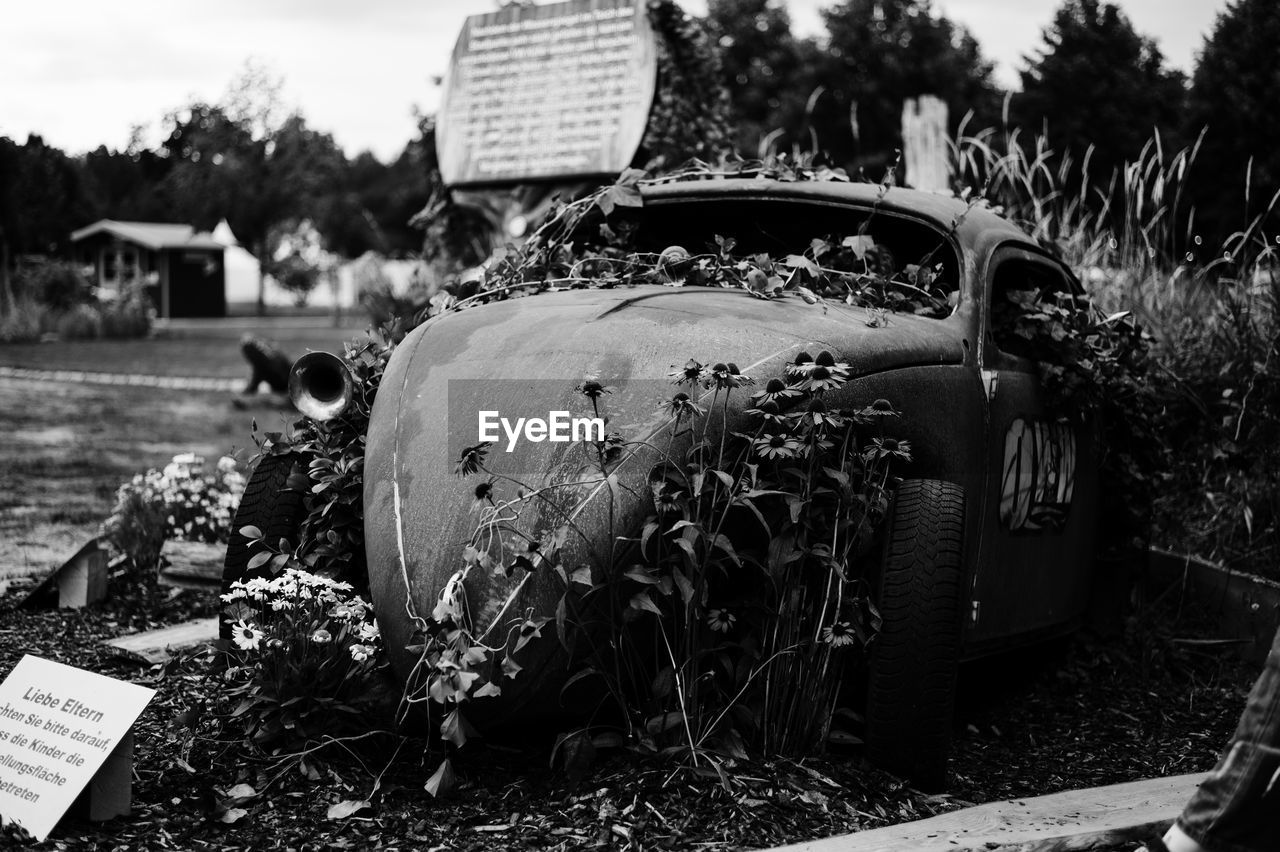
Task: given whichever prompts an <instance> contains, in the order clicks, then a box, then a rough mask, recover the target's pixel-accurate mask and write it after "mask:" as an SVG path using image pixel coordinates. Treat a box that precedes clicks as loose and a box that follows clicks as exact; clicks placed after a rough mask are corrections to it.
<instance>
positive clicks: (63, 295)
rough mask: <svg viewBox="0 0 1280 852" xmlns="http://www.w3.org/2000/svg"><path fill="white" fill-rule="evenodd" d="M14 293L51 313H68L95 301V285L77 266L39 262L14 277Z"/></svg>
mask: <svg viewBox="0 0 1280 852" xmlns="http://www.w3.org/2000/svg"><path fill="white" fill-rule="evenodd" d="M13 289H14V293H16V294H18V295H20V296H27V297H29V298H31V299H32V300H34V301H36V302H39V303H40V304H42V305H44V306H45V307H47V308H48V309H50V310H52V311H67V310H70V309H71V308H72V307H74V306H76V305H82V304H87V303H89V302H92V301H93V285H92V284H91V283H90V281H89V278H88V277H87V276H86V275H85V274H84V272H83V270H82V269H81V267H80V266H79V265H78V264H75V263H71V262H69V261H65V260H48V259H43V258H41V259H37V260H33V261H28V262H26V263H24V264H22V265H20V266H19V267H18V269H17V271H16V272H15V273H14V276H13Z"/></svg>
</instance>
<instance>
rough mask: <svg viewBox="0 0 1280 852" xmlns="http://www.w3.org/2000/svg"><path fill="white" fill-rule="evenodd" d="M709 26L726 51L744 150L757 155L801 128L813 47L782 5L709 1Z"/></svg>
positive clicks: (727, 80) (772, 0) (726, 76)
mask: <svg viewBox="0 0 1280 852" xmlns="http://www.w3.org/2000/svg"><path fill="white" fill-rule="evenodd" d="M707 25H708V28H709V30H710V34H711V36H712V38H713V39H714V41H715V42H716V44H717V45H718V46H719V48H720V63H721V67H722V69H723V80H724V85H725V88H727V89H728V90H729V100H730V103H731V105H732V110H733V121H734V125H735V127H736V129H737V140H736V142H737V146H738V150H739V151H740V152H741V153H742V154H743V155H744V156H752V155H754V154H755V153H756V152H757V149H758V148H759V144H760V141H761V140H762V138H769V136H770V134H771V133H774V131H782V132H783V133H784V134H785V133H786V132H787V131H795V130H797V129H798V125H799V124H800V123H801V121H802V119H803V115H804V106H805V100H806V98H807V97H808V95H809V89H810V88H811V79H810V75H809V74H808V72H807V69H806V66H805V64H804V62H803V59H802V53H803V52H807V51H806V48H808V49H809V50H810V51H811V50H812V45H811V44H809V43H807V42H805V41H804V40H800V39H796V38H795V37H794V36H793V35H792V33H791V16H790V15H789V14H788V13H787V10H786V8H785V7H783V6H782V5H781V4H780V3H779V2H778V0H709V2H708V3H707ZM779 135H780V134H776V133H775V134H774V137H773V138H775V139H776V138H778V136H779Z"/></svg>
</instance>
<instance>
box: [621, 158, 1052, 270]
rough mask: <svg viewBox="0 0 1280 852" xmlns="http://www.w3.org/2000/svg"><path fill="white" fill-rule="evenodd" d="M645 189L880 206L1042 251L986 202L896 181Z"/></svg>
mask: <svg viewBox="0 0 1280 852" xmlns="http://www.w3.org/2000/svg"><path fill="white" fill-rule="evenodd" d="M640 194H641V197H642V198H644V200H645V201H653V202H657V203H664V202H676V203H678V202H679V201H681V200H686V199H687V200H690V201H693V200H711V199H724V198H741V199H743V200H780V201H815V202H819V203H825V204H848V205H852V206H857V207H877V206H878V207H879V208H880V209H882V210H885V211H887V212H890V213H896V214H899V215H903V216H908V217H911V218H914V219H919V220H923V221H925V222H927V223H928V224H931V225H933V226H934V227H936V228H938V229H939V230H941V231H944V232H950V231H951V230H952V229H953V227H954V230H955V238H956V240H957V242H959V244H960V245H961V246H963V247H966V248H969V249H979V250H980V249H987V248H990V247H991V246H993V245H995V244H996V243H1007V242H1013V243H1017V244H1019V245H1020V246H1022V247H1024V248H1029V249H1031V250H1033V251H1037V252H1039V251H1040V247H1039V246H1038V245H1037V244H1036V242H1035V241H1034V240H1033V239H1031V238H1030V237H1029V236H1027V234H1026V233H1025V232H1024V231H1022V230H1021V229H1019V228H1018V227H1017V226H1016V225H1014V224H1013V223H1012V222H1010V221H1009V220H1008V219H1005V218H1003V217H1002V216H999V215H998V214H996V213H995V212H993V211H992V210H991V209H989V208H987V207H985V206H982V205H976V204H972V205H971V204H969V203H967V202H965V201H961V200H960V199H958V198H956V197H954V196H951V195H943V194H941V193H936V192H923V191H921V190H917V189H906V188H903V187H896V186H893V187H888V188H886V187H883V186H881V185H880V184H875V183H854V182H852V181H832V180H807V181H780V180H771V179H765V178H754V177H753V178H739V177H727V178H720V177H717V178H710V179H707V180H678V181H670V182H657V183H645V184H642V185H641V188H640ZM979 253H981V252H979Z"/></svg>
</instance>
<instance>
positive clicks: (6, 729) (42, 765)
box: [0, 654, 155, 840]
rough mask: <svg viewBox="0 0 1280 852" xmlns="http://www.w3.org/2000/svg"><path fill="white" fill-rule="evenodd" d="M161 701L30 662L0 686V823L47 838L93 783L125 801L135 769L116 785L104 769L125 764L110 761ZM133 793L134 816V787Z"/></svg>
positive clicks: (115, 776) (138, 689)
mask: <svg viewBox="0 0 1280 852" xmlns="http://www.w3.org/2000/svg"><path fill="white" fill-rule="evenodd" d="M153 695H155V690H154V689H147V688H146V687H142V686H137V685H136V684H132V683H125V682H124V681H120V680H115V679H114V678H109V677H104V676H103V675H99V674H94V673H93V672H86V671H83V670H82V669H77V668H72V667H71V666H64V665H62V664H61V663H55V662H52V661H51V660H45V659H41V658H40V657H33V656H31V655H30V654H28V655H26V656H24V657H23V658H22V659H21V660H20V661H19V662H18V665H16V666H15V667H14V669H13V671H12V672H10V673H9V676H8V677H7V678H5V679H4V682H3V683H0V820H3V821H4V822H6V823H7V822H14V823H17V824H18V825H20V826H22V827H23V828H24V829H26V830H27V831H28V832H30V833H31V834H32V835H34V836H35V838H36V840H44V839H45V838H46V837H47V836H48V835H49V832H50V831H52V830H53V827H54V825H56V824H57V822H58V820H59V819H60V818H61V817H62V815H63V814H64V813H65V812H66V810H67V808H69V807H70V806H71V804H72V802H74V801H75V800H76V797H77V796H79V794H80V791H81V790H83V789H84V788H85V787H86V785H88V784H89V783H90V781H95V786H96V787H98V788H102V789H100V791H99V792H100V794H101V795H105V796H108V797H112V798H115V799H117V800H118V799H119V797H120V792H121V791H120V786H121V785H128V784H129V783H130V775H129V772H128V771H127V767H126V771H125V772H123V773H120V772H116V773H112V777H111V778H110V779H95V776H97V775H98V774H99V770H100V769H101V768H102V767H103V765H104V764H108V765H110V766H117V765H118V763H119V760H118V759H114V760H112V761H110V762H109V761H108V757H111V756H112V755H113V754H114V755H116V756H117V758H118V756H119V754H120V752H119V751H118V750H117V746H118V745H119V744H120V743H121V741H122V740H124V739H125V737H126V734H127V733H128V732H129V727H130V726H131V725H132V724H133V723H134V720H136V719H137V718H138V715H139V714H140V713H142V710H143V708H145V707H146V706H147V702H148V701H150V700H151V696H153ZM121 776H123V777H121ZM125 793H126V796H125V802H126V812H127V801H128V797H127V787H126V788H125ZM91 810H92V808H91ZM98 813H99V815H101V816H106V815H107V814H103V813H102V812H101V811H100V810H99V812H98Z"/></svg>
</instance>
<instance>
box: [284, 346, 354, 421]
mask: <svg viewBox="0 0 1280 852" xmlns="http://www.w3.org/2000/svg"><path fill="white" fill-rule="evenodd" d="M354 395H355V380H354V379H352V378H351V371H350V370H348V369H347V365H346V364H345V363H343V361H342V359H341V358H339V357H338V356H337V355H331V354H330V353H328V352H308V353H307V354H306V355H303V356H302V357H301V358H299V359H298V360H297V361H294V362H293V369H291V370H290V371H289V399H291V400H293V404H294V406H295V407H296V408H297V409H298V410H299V411H301V412H302V413H303V414H305V415H307V416H308V417H310V418H311V419H312V420H319V421H321V422H323V421H325V420H332V419H333V418H335V417H337V416H338V415H340V414H342V412H344V411H346V410H347V406H348V405H350V404H351V399H352V397H353V396H354Z"/></svg>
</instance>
